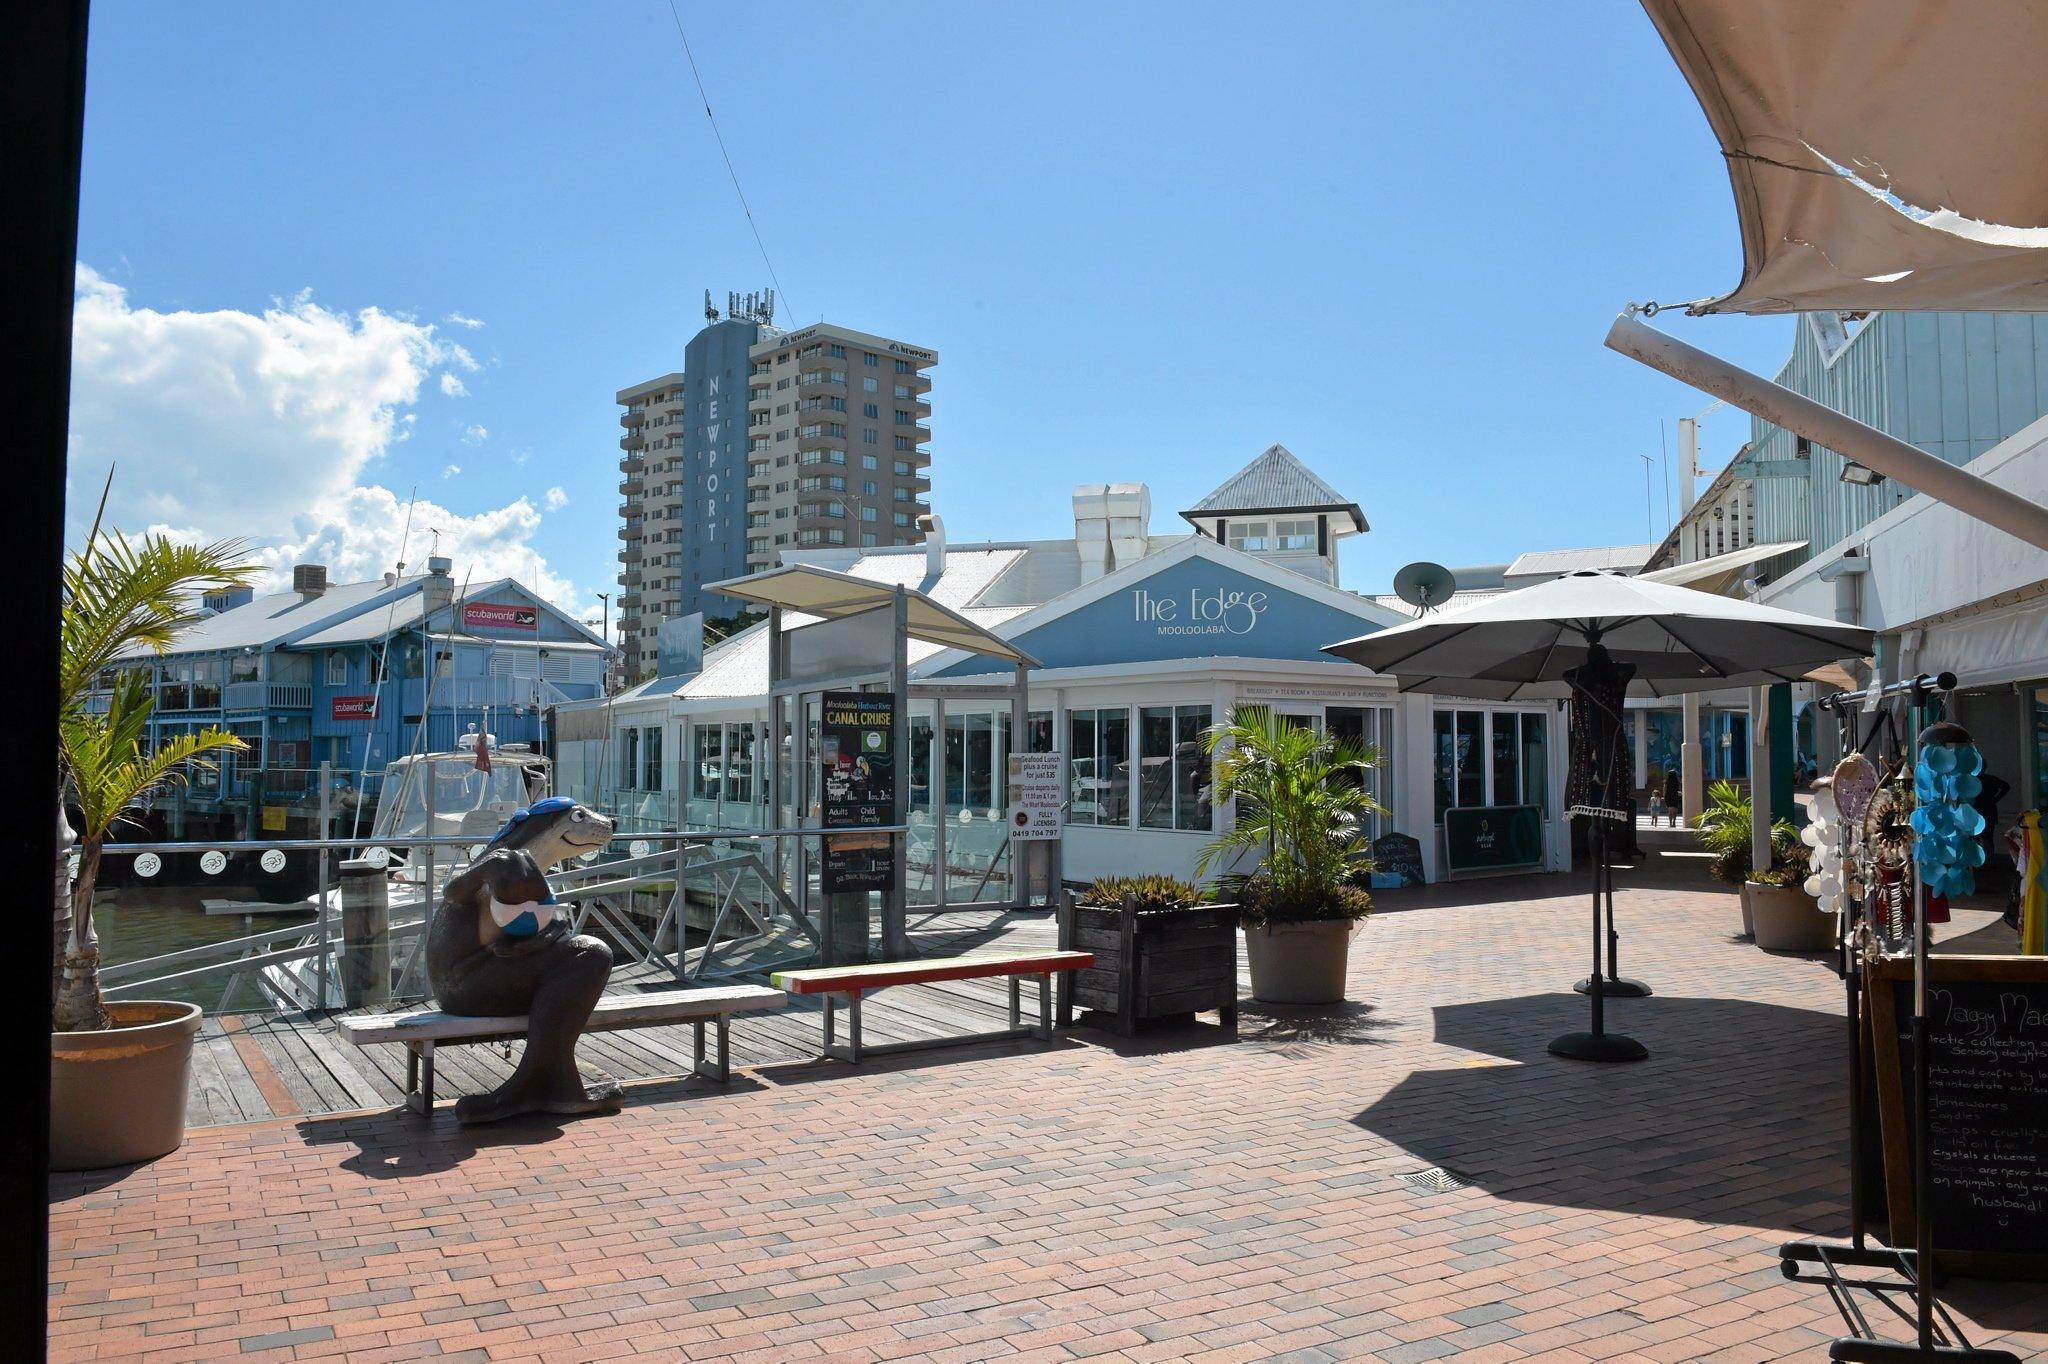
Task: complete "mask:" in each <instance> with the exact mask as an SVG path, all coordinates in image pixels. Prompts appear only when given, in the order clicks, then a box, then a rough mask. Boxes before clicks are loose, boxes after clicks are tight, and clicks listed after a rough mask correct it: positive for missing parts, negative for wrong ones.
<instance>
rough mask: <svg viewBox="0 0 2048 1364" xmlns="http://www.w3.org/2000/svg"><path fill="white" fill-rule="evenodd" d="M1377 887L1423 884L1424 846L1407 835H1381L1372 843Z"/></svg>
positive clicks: (1374, 875)
mask: <svg viewBox="0 0 2048 1364" xmlns="http://www.w3.org/2000/svg"><path fill="white" fill-rule="evenodd" d="M1372 866H1373V878H1372V883H1373V885H1375V886H1419V885H1421V884H1422V880H1423V877H1422V844H1420V843H1419V842H1417V841H1416V840H1415V839H1413V838H1410V837H1409V836H1408V835H1407V834H1381V835H1380V836H1379V837H1378V838H1375V839H1374V840H1373V841H1372Z"/></svg>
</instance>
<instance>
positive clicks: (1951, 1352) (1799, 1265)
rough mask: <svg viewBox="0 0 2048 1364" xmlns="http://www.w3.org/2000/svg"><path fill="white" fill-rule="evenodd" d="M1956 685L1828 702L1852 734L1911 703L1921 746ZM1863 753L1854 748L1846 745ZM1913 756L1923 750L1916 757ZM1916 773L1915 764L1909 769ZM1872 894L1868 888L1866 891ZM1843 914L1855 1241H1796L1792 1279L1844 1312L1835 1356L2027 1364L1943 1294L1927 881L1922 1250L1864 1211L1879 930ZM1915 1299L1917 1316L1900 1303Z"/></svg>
mask: <svg viewBox="0 0 2048 1364" xmlns="http://www.w3.org/2000/svg"><path fill="white" fill-rule="evenodd" d="M1954 687H1955V676H1954V675H1953V674H1951V673H1942V674H1940V675H1938V676H1935V675H1923V676H1920V677H1916V678H1914V679H1912V680H1911V681H1909V682H1897V683H1893V684H1891V685H1889V686H1883V687H1878V688H1873V689H1871V690H1870V691H1863V692H1843V693H1841V694H1839V695H1835V696H1830V697H1828V698H1826V699H1825V700H1823V701H1822V702H1821V703H1820V704H1821V705H1822V706H1823V707H1824V708H1825V709H1828V710H1831V711H1833V712H1834V714H1835V717H1836V719H1837V722H1838V723H1839V724H1840V725H1841V726H1842V728H1843V730H1844V732H1845V733H1847V732H1848V728H1849V725H1850V723H1851V715H1852V712H1851V710H1850V707H1852V706H1859V705H1862V704H1863V703H1865V702H1874V703H1877V704H1882V703H1883V702H1885V701H1887V700H1891V699H1894V698H1899V697H1904V698H1906V699H1907V701H1908V704H1909V705H1910V706H1911V710H1912V723H1911V726H1910V733H1911V735H1912V736H1913V737H1912V739H1911V741H1910V742H1911V743H1912V744H1915V745H1917V743H1918V737H1919V734H1920V730H1921V728H1922V725H1923V722H1924V719H1925V711H1926V705H1927V701H1928V699H1929V698H1930V697H1931V696H1932V695H1933V694H1934V693H1935V692H1938V691H1949V690H1952V689H1953V688H1954ZM1845 747H1853V745H1845ZM1907 757H1908V758H1909V759H1913V758H1917V754H1915V753H1912V752H1910V751H1909V752H1908V754H1907ZM1908 767H1909V770H1910V767H1911V763H1910V762H1909V763H1908ZM1866 889H1868V887H1867V886H1866ZM1843 903H1844V912H1843V914H1842V916H1841V936H1840V940H1839V941H1840V946H1841V949H1842V964H1843V972H1842V978H1843V990H1844V994H1845V996H1846V1000H1847V1012H1848V1025H1849V1032H1848V1039H1849V1243H1848V1244H1847V1245H1840V1244H1834V1243H1829V1242H1821V1241H1787V1242H1785V1243H1784V1244H1783V1245H1781V1246H1780V1247H1779V1248H1778V1256H1779V1260H1778V1264H1779V1268H1780V1269H1782V1270H1783V1271H1784V1274H1785V1277H1786V1278H1788V1279H1792V1280H1795V1281H1797V1282H1799V1283H1818V1284H1822V1285H1824V1286H1825V1287H1826V1288H1827V1290H1828V1296H1829V1297H1830V1298H1832V1299H1833V1300H1834V1303H1835V1307H1836V1309H1837V1310H1838V1311H1840V1312H1841V1314H1842V1321H1843V1323H1844V1324H1845V1325H1846V1326H1847V1327H1848V1328H1849V1334H1848V1335H1845V1336H1842V1337H1839V1338H1837V1339H1836V1340H1835V1342H1834V1343H1833V1344H1832V1345H1831V1346H1829V1348H1828V1358H1830V1359H1837V1360H1845V1361H1862V1362H1863V1364H1893V1362H1894V1361H1909V1360H1910V1361H1949V1362H1950V1364H2019V1357H2018V1356H2017V1355H2014V1354H2012V1353H2010V1352H2009V1351H2005V1350H1992V1349H1980V1348H1977V1347H1974V1346H1972V1345H1971V1344H1970V1343H1969V1341H1968V1340H1967V1339H1966V1338H1965V1337H1964V1335H1963V1332H1962V1328H1961V1327H1960V1326H1958V1325H1957V1324H1956V1321H1955V1319H1954V1318H1953V1317H1952V1316H1951V1315H1950V1314H1949V1312H1948V1309H1947V1308H1945V1307H1943V1306H1942V1305H1941V1303H1940V1301H1939V1300H1938V1299H1936V1298H1935V1296H1934V1281H1935V1279H1936V1277H1937V1276H1938V1267H1937V1265H1936V1262H1935V1257H1934V1221H1935V1217H1934V1208H1933V1205H1932V1203H1931V1202H1930V1200H1929V1198H1928V1184H1929V1178H1928V1099H1927V1050H1928V1040H1927V894H1926V889H1925V887H1924V886H1921V885H1920V883H1919V878H1918V876H1917V875H1916V876H1915V877H1914V890H1913V925H1912V935H1913V1022H1912V1030H1913V1031H1912V1038H1913V1086H1912V1099H1911V1104H1910V1114H1909V1121H1910V1122H1911V1126H1912V1142H1911V1146H1912V1153H1913V1187H1914V1207H1915V1209H1916V1215H1915V1216H1914V1218H1913V1230H1914V1238H1913V1239H1914V1245H1913V1248H1912V1249H1911V1250H1907V1249H1904V1248H1902V1247H1894V1246H1887V1245H1880V1244H1878V1243H1877V1242H1876V1241H1875V1240H1874V1238H1872V1237H1871V1236H1870V1234H1869V1230H1868V1226H1867V1220H1866V1213H1865V1209H1864V1206H1863V1201H1864V1200H1863V1179H1864V1174H1863V1170H1864V1152H1863V1135H1864V1133H1863V1113H1864V1087H1863V1072H1864V1050H1863V1026H1862V1020H1863V1009H1864V1007H1865V998H1864V996H1865V993H1866V989H1865V979H1864V963H1863V951H1864V947H1865V944H1866V943H1867V942H1870V941H1872V940H1873V937H1874V929H1873V926H1872V925H1871V924H1870V922H1869V920H1868V918H1867V916H1866V914H1865V912H1864V910H1865V905H1864V903H1863V900H1862V898H1861V897H1857V896H1852V895H1847V894H1845V895H1844V900H1843ZM1844 1269H1874V1270H1881V1271H1885V1272H1886V1273H1885V1275H1884V1276H1881V1277H1874V1278H1852V1277H1849V1276H1848V1275H1845V1274H1844V1273H1843V1272H1842V1271H1843V1270H1844ZM1865 1293H1867V1294H1869V1295H1871V1297H1873V1298H1874V1299H1875V1300H1876V1301H1877V1303H1878V1304H1880V1305H1881V1306H1882V1307H1884V1308H1885V1309H1886V1310H1887V1311H1889V1312H1890V1313H1891V1314H1892V1315H1893V1316H1895V1317H1897V1318H1898V1319H1899V1320H1900V1322H1901V1323H1903V1324H1907V1325H1910V1326H1911V1327H1912V1328H1913V1331H1914V1339H1913V1340H1912V1341H1910V1342H1902V1341H1894V1340H1886V1339H1884V1338H1883V1337H1881V1336H1879V1335H1878V1334H1877V1333H1876V1332H1875V1331H1874V1330H1872V1329H1871V1325H1870V1319H1869V1317H1868V1316H1866V1315H1865V1313H1864V1310H1863V1307H1862V1305H1861V1303H1860V1300H1859V1296H1858V1295H1859V1294H1865ZM1907 1294H1910V1295H1911V1296H1912V1299H1913V1310H1912V1311H1911V1312H1910V1313H1909V1312H1908V1311H1907V1310H1906V1308H1905V1306H1904V1304H1903V1303H1901V1302H1900V1301H1899V1299H1900V1298H1901V1297H1903V1296H1905V1295H1907Z"/></svg>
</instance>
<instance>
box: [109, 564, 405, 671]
mask: <svg viewBox="0 0 2048 1364" xmlns="http://www.w3.org/2000/svg"><path fill="white" fill-rule="evenodd" d="M419 583H420V579H418V578H416V577H415V578H402V579H400V580H399V581H398V582H397V583H396V584H392V585H388V586H387V585H386V584H385V582H384V581H383V580H382V579H381V578H380V579H376V580H374V581H371V582H366V583H335V584H333V585H331V586H329V587H328V589H327V590H326V591H325V592H323V593H321V594H320V595H319V596H317V597H308V596H305V595H303V594H301V593H298V592H273V593H271V594H270V595H269V596H264V597H257V598H255V599H253V600H251V601H247V602H244V603H243V604H242V605H240V606H235V607H230V608H229V609H227V610H225V611H223V612H221V613H220V614H219V615H216V616H209V617H207V618H206V619H205V620H202V621H198V622H196V623H195V624H193V625H192V626H190V627H188V628H187V629H184V630H181V631H180V632H179V633H178V638H177V642H176V643H175V644H174V645H173V646H172V647H171V649H170V650H169V652H170V653H172V654H204V653H215V652H219V651H223V650H234V649H263V648H269V647H271V646H273V645H276V644H279V643H282V642H283V641H285V640H287V639H290V638H292V637H293V636H296V635H299V634H302V633H304V632H306V631H318V630H320V629H322V628H323V627H324V626H325V625H327V624H328V623H331V622H338V621H341V620H344V619H346V618H347V617H349V616H351V615H354V614H356V613H358V612H361V611H363V610H364V609H365V608H372V609H374V611H375V612H376V613H377V614H379V615H381V613H382V610H383V608H384V605H385V603H387V602H391V601H397V600H400V599H402V598H404V597H405V596H407V595H408V594H417V592H418V591H419ZM145 652H146V651H145Z"/></svg>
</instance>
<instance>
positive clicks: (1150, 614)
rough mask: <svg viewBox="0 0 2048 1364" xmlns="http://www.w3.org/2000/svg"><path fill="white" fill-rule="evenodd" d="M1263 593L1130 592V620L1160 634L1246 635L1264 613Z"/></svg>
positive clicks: (1196, 589)
mask: <svg viewBox="0 0 2048 1364" xmlns="http://www.w3.org/2000/svg"><path fill="white" fill-rule="evenodd" d="M1266 607H1267V597H1266V594H1265V593H1264V592H1257V591H1249V590H1238V589H1235V588H1226V587H1191V588H1189V589H1188V590H1187V592H1186V593H1185V594H1181V593H1172V594H1165V595H1161V594H1157V593H1154V592H1152V591H1150V590H1149V589H1147V588H1143V587H1140V588H1136V589H1133V590H1132V592H1131V618H1132V620H1133V621H1135V622H1136V623H1137V624H1139V625H1149V626H1151V627H1152V628H1153V630H1154V632H1155V633H1157V634H1160V635H1248V634H1250V633H1252V631H1254V630H1256V629H1258V628H1259V620H1260V618H1261V617H1262V616H1264V615H1265V614H1266Z"/></svg>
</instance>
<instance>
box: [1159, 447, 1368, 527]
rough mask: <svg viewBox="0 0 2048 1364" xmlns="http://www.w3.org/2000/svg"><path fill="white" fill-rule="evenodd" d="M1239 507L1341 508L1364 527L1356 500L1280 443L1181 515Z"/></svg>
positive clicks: (1190, 517)
mask: <svg viewBox="0 0 2048 1364" xmlns="http://www.w3.org/2000/svg"><path fill="white" fill-rule="evenodd" d="M1241 511H1242V512H1255V511H1343V512H1348V513H1350V515H1351V519H1352V522H1353V524H1355V525H1356V526H1357V528H1358V529H1359V530H1365V529H1367V526H1366V524H1365V513H1364V512H1363V511H1361V510H1360V509H1359V506H1358V504H1357V503H1356V502H1353V501H1352V500H1351V499H1350V498H1348V497H1346V496H1344V494H1342V493H1340V492H1338V491H1337V490H1336V489H1335V488H1332V487H1331V486H1330V485H1329V484H1327V483H1325V482H1323V480H1322V479H1321V478H1320V477H1318V476H1317V475H1316V473H1315V471H1314V470H1312V469H1310V468H1309V467H1308V466H1307V465H1306V464H1303V463H1302V462H1301V461H1300V460H1299V459H1297V458H1296V457H1295V455H1294V452H1293V451H1291V450H1289V449H1288V448H1287V447H1286V446H1284V445H1279V444H1274V445H1269V446H1267V447H1266V448H1265V449H1264V450H1263V451H1261V452H1260V453H1259V455H1258V457H1257V458H1255V459H1254V460H1252V462H1251V463H1249V464H1247V465H1245V466H1244V467H1243V468H1242V469H1239V470H1238V471H1237V472H1236V473H1234V474H1232V475H1231V476H1230V477H1229V478H1227V479H1225V480H1223V483H1222V484H1221V486H1219V487H1218V488H1217V489H1216V491H1214V492H1212V493H1210V494H1209V495H1208V496H1207V497H1205V498H1203V499H1202V500H1201V501H1200V502H1197V503H1196V504H1195V505H1194V506H1192V507H1189V508H1188V509H1187V510H1186V511H1184V512H1182V513H1181V515H1182V516H1184V517H1186V518H1187V519H1188V520H1190V521H1193V520H1195V519H1196V518H1197V517H1209V516H1219V515H1224V514H1227V513H1230V512H1241Z"/></svg>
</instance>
